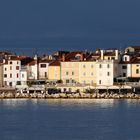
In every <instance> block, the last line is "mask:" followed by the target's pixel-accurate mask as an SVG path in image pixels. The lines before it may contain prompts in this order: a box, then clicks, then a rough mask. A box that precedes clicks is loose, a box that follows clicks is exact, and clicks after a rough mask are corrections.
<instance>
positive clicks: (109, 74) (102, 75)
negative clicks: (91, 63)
mask: <svg viewBox="0 0 140 140" xmlns="http://www.w3.org/2000/svg"><path fill="white" fill-rule="evenodd" d="M119 59H120V56H119V52H118V50H106V51H104V50H101V57H100V59H98V60H97V61H96V80H97V82H96V84H97V85H105V86H110V85H114V79H115V78H117V77H118V75H119V69H118V62H119Z"/></svg>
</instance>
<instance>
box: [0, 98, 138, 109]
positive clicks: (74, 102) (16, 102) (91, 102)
mask: <svg viewBox="0 0 140 140" xmlns="http://www.w3.org/2000/svg"><path fill="white" fill-rule="evenodd" d="M120 102H123V103H126V104H127V106H128V107H129V106H132V105H133V106H137V105H139V106H140V100H138V99H127V100H115V99H31V100H30V99H5V100H0V104H1V105H3V106H5V107H7V108H21V107H23V106H26V105H27V104H28V105H29V104H30V105H32V106H34V109H37V108H38V107H41V106H52V107H57V106H59V107H60V106H61V107H75V106H76V107H100V108H108V107H110V108H112V107H114V106H117V105H118V104H119V103H120Z"/></svg>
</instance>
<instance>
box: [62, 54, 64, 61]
mask: <svg viewBox="0 0 140 140" xmlns="http://www.w3.org/2000/svg"><path fill="white" fill-rule="evenodd" d="M62 61H63V62H64V61H65V54H62Z"/></svg>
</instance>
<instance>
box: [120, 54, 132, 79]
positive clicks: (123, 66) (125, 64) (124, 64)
mask: <svg viewBox="0 0 140 140" xmlns="http://www.w3.org/2000/svg"><path fill="white" fill-rule="evenodd" d="M131 58H132V55H130V54H124V55H123V56H122V60H121V62H120V64H119V77H131V75H132V68H131Z"/></svg>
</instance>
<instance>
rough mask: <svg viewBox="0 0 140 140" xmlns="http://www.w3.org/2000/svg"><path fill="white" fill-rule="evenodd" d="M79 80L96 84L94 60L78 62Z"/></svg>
mask: <svg viewBox="0 0 140 140" xmlns="http://www.w3.org/2000/svg"><path fill="white" fill-rule="evenodd" d="M79 82H80V83H82V84H90V85H95V84H96V61H82V62H79Z"/></svg>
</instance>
